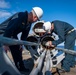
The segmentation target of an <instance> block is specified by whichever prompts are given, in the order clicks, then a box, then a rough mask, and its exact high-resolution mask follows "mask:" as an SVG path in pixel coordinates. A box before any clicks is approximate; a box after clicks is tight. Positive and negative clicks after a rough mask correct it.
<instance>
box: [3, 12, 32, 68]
mask: <svg viewBox="0 0 76 75" xmlns="http://www.w3.org/2000/svg"><path fill="white" fill-rule="evenodd" d="M30 28H31V23H28V12H27V11H26V12H19V13H18V14H16V15H15V16H14V17H13V18H12V19H11V20H10V22H9V24H8V26H7V28H6V30H5V33H4V36H5V37H8V38H14V39H18V37H17V35H18V34H19V33H20V32H22V35H21V40H26V38H27V36H28V34H29V31H30ZM9 48H10V50H11V54H12V56H13V59H14V62H15V65H16V67H17V68H18V69H19V68H24V63H23V61H22V50H20V45H13V46H9Z"/></svg>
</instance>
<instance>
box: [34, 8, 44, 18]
mask: <svg viewBox="0 0 76 75" xmlns="http://www.w3.org/2000/svg"><path fill="white" fill-rule="evenodd" d="M33 11H34V12H35V14H36V16H37V17H38V19H40V18H41V17H42V15H43V10H42V9H41V8H40V7H34V8H33Z"/></svg>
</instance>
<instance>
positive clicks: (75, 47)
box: [57, 46, 76, 60]
mask: <svg viewBox="0 0 76 75" xmlns="http://www.w3.org/2000/svg"><path fill="white" fill-rule="evenodd" d="M57 47H59V48H64V46H57ZM74 50H75V51H76V46H75V48H74ZM61 53H63V52H62V51H59V52H58V54H57V55H60V54H61ZM75 60H76V56H75Z"/></svg>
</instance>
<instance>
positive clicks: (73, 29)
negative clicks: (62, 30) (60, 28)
mask: <svg viewBox="0 0 76 75" xmlns="http://www.w3.org/2000/svg"><path fill="white" fill-rule="evenodd" d="M74 30H75V29H71V30H70V31H68V33H67V34H70V33H71V32H73V31H74Z"/></svg>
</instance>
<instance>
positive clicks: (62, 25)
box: [52, 20, 76, 71]
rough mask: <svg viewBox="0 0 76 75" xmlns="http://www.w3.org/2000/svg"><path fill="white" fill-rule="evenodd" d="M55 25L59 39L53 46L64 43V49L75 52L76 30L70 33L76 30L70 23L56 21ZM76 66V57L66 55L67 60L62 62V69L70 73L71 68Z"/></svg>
mask: <svg viewBox="0 0 76 75" xmlns="http://www.w3.org/2000/svg"><path fill="white" fill-rule="evenodd" d="M52 23H54V30H53V32H55V33H56V34H57V35H58V37H59V39H58V40H55V41H53V42H52V44H53V45H55V46H57V45H58V44H60V43H62V42H64V48H65V49H68V50H74V47H75V38H76V33H75V30H74V31H72V32H70V33H68V32H69V31H70V30H72V29H74V27H73V26H72V25H70V24H69V23H66V22H63V21H59V20H55V21H52ZM74 65H75V56H73V55H70V54H67V53H65V58H64V59H63V61H62V64H61V67H62V68H63V69H64V70H65V71H70V67H72V66H74Z"/></svg>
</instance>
